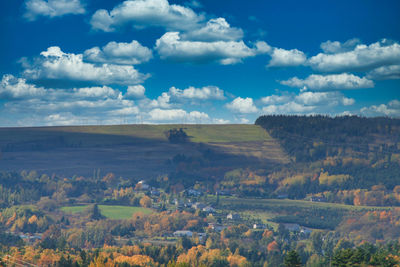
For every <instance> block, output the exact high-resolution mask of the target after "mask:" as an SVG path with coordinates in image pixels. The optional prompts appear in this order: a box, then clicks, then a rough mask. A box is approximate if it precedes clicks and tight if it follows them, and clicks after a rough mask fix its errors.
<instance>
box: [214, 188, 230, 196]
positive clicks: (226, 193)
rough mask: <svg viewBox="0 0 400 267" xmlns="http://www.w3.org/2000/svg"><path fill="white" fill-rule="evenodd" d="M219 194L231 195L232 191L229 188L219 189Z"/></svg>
mask: <svg viewBox="0 0 400 267" xmlns="http://www.w3.org/2000/svg"><path fill="white" fill-rule="evenodd" d="M217 195H220V196H230V195H231V192H230V191H229V190H225V189H224V190H218V191H217Z"/></svg>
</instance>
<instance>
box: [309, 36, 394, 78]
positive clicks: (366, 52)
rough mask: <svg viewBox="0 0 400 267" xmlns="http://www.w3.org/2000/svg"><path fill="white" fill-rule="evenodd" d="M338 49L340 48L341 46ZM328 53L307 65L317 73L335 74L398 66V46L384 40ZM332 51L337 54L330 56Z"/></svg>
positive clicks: (316, 57) (321, 54)
mask: <svg viewBox="0 0 400 267" xmlns="http://www.w3.org/2000/svg"><path fill="white" fill-rule="evenodd" d="M327 46H328V47H329V46H332V45H327ZM340 48H342V46H341V45H340ZM325 49H326V48H325ZM328 51H329V52H330V53H320V54H318V55H316V56H313V57H311V58H310V59H309V60H308V65H310V66H311V67H312V68H313V69H315V70H318V71H323V72H336V71H355V70H371V69H374V68H379V67H381V66H388V65H394V64H400V45H399V44H398V43H393V42H389V41H388V40H385V39H384V40H382V41H381V42H376V43H373V44H370V45H364V44H359V45H357V46H355V48H354V49H353V50H351V51H346V52H338V51H341V49H333V48H330V50H329V49H328ZM332 51H333V52H337V53H334V54H331V52H332Z"/></svg>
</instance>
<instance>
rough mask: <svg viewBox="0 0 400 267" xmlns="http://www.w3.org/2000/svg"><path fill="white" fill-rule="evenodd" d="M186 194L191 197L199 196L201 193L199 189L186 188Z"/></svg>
mask: <svg viewBox="0 0 400 267" xmlns="http://www.w3.org/2000/svg"><path fill="white" fill-rule="evenodd" d="M186 194H187V195H188V196H191V197H199V196H201V195H202V194H203V193H202V192H200V191H198V190H195V189H188V190H187V191H186Z"/></svg>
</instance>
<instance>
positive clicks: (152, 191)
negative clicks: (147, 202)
mask: <svg viewBox="0 0 400 267" xmlns="http://www.w3.org/2000/svg"><path fill="white" fill-rule="evenodd" d="M150 194H151V195H152V196H156V197H159V196H160V194H161V193H160V191H158V190H157V189H153V190H151V191H150Z"/></svg>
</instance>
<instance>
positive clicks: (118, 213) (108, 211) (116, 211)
mask: <svg viewBox="0 0 400 267" xmlns="http://www.w3.org/2000/svg"><path fill="white" fill-rule="evenodd" d="M89 207H90V205H82V206H66V207H62V208H61V210H62V211H63V212H66V213H73V214H74V213H81V212H84V211H85V210H86V209H88V208H89ZM99 209H100V212H101V214H102V215H103V216H105V217H107V218H109V219H113V220H124V219H129V218H132V215H133V214H135V213H138V212H141V213H144V214H149V213H152V212H153V211H152V210H151V209H148V208H142V207H130V206H113V205H99Z"/></svg>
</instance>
